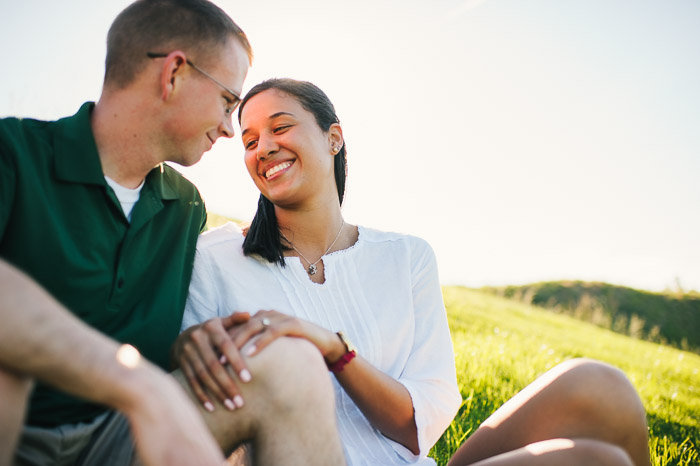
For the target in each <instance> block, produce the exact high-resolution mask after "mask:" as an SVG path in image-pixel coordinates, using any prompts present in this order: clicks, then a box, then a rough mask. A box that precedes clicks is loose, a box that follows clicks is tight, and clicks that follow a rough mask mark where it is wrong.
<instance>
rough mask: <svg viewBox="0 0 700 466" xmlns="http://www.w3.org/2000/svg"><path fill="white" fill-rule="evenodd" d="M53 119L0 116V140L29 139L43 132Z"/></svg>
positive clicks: (8, 141) (20, 140)
mask: <svg viewBox="0 0 700 466" xmlns="http://www.w3.org/2000/svg"><path fill="white" fill-rule="evenodd" d="M53 124H55V121H43V120H36V119H34V118H20V117H6V118H0V140H2V141H4V143H5V144H9V143H14V144H21V143H22V142H26V141H31V140H32V139H33V138H35V137H37V136H38V135H39V134H40V133H45V132H47V131H48V130H50V128H51V127H52V125H53Z"/></svg>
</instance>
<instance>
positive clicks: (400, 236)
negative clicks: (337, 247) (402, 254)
mask: <svg viewBox="0 0 700 466" xmlns="http://www.w3.org/2000/svg"><path fill="white" fill-rule="evenodd" d="M359 230H360V238H361V239H362V241H366V242H367V243H404V244H406V245H408V246H410V247H412V248H425V247H428V248H429V247H430V245H429V244H428V242H427V241H426V240H424V239H423V238H421V237H418V236H415V235H409V234H406V233H398V232H394V231H383V230H377V229H375V228H369V227H364V226H360V227H359Z"/></svg>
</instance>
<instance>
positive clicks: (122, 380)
mask: <svg viewBox="0 0 700 466" xmlns="http://www.w3.org/2000/svg"><path fill="white" fill-rule="evenodd" d="M115 359H116V365H115V370H114V377H113V382H112V383H111V384H109V385H110V389H109V390H108V392H107V393H105V400H104V401H103V402H104V404H106V405H107V406H110V407H111V408H113V409H115V410H117V411H120V412H122V413H124V414H126V415H127V416H129V414H130V413H132V412H134V411H135V410H140V409H143V407H144V405H147V404H148V403H149V398H150V397H151V396H153V395H155V394H157V393H159V391H160V390H161V389H162V386H163V384H164V383H167V379H168V375H167V374H166V373H165V372H163V371H162V370H161V369H160V368H159V367H157V366H155V365H153V364H152V363H150V362H149V361H148V360H146V359H145V358H144V357H143V356H141V355H140V354H139V353H138V351H137V350H136V349H135V348H133V347H132V346H131V345H121V346H120V347H119V349H118V350H117V352H116V354H115ZM156 396H157V395H156Z"/></svg>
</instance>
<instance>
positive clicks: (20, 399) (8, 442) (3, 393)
mask: <svg viewBox="0 0 700 466" xmlns="http://www.w3.org/2000/svg"><path fill="white" fill-rule="evenodd" d="M31 388H32V381H31V379H30V378H29V377H21V376H18V375H16V374H13V373H12V372H8V371H6V370H5V369H3V368H2V367H0V466H9V465H10V464H11V463H12V458H13V456H14V452H15V448H16V447H17V439H18V438H19V434H20V432H21V431H22V424H23V422H22V421H23V420H24V413H25V411H26V408H27V398H28V397H29V392H30V391H31Z"/></svg>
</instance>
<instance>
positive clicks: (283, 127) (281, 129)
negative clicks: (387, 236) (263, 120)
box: [272, 125, 291, 133]
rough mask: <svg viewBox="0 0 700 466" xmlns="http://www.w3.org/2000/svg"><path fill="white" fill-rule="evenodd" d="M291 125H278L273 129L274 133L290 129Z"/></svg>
mask: <svg viewBox="0 0 700 466" xmlns="http://www.w3.org/2000/svg"><path fill="white" fill-rule="evenodd" d="M290 126H291V125H285V126H278V127H276V128H275V129H273V130H272V132H274V133H281V132H283V131H284V130H286V129H288V128H289V127H290Z"/></svg>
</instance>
